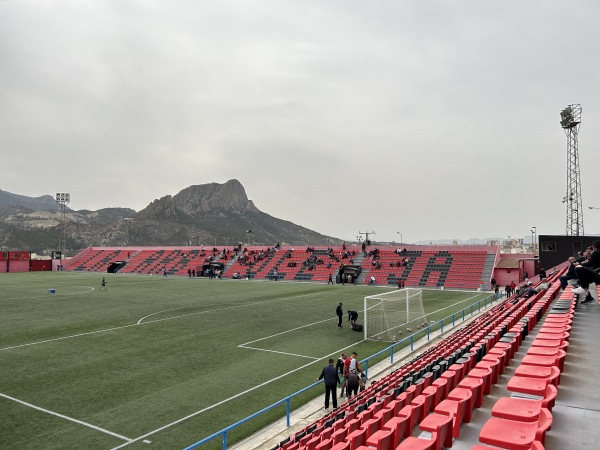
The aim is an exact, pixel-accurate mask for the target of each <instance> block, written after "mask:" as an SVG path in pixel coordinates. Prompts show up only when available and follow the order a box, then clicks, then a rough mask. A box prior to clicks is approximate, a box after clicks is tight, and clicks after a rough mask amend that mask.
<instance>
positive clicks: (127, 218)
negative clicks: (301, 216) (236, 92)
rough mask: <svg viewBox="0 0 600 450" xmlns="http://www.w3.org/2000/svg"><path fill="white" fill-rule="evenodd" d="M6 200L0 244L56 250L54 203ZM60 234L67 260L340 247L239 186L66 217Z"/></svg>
mask: <svg viewBox="0 0 600 450" xmlns="http://www.w3.org/2000/svg"><path fill="white" fill-rule="evenodd" d="M1 192H3V191H1ZM6 194H8V195H7V197H6V198H8V199H10V200H11V202H12V203H11V204H10V205H9V204H5V205H4V204H0V244H1V245H2V246H4V247H8V248H14V249H29V250H31V251H34V252H38V253H47V252H49V251H51V250H54V249H56V248H57V246H58V241H59V236H60V231H61V229H62V225H61V214H60V211H59V210H58V208H50V203H49V202H48V199H47V198H49V199H50V200H52V202H54V200H53V199H52V197H51V196H45V197H39V198H37V199H32V198H30V197H25V196H20V195H16V194H10V193H8V192H7V193H6ZM46 197H47V198H46ZM39 199H44V200H39ZM36 201H39V202H37V203H36ZM54 204H55V205H56V202H54ZM35 205H37V206H36V207H33V206H35ZM39 206H41V207H40V208H39V209H38V207H39ZM56 206H58V205H56ZM65 231H66V235H67V253H69V254H73V253H74V252H76V251H79V250H82V249H84V248H86V247H88V246H126V245H140V246H141V245H143V246H148V245H159V246H160V245H162V246H165V245H177V246H187V245H234V244H237V243H239V242H241V243H243V244H246V245H252V244H256V245H273V244H275V243H276V242H280V243H282V244H291V245H306V244H315V245H336V244H339V243H341V240H340V239H336V238H333V237H329V236H324V235H322V234H319V233H317V232H315V231H312V230H309V229H308V228H304V227H302V226H300V225H296V224H294V223H292V222H289V221H286V220H282V219H278V218H276V217H273V216H270V215H269V214H266V213H264V212H262V211H260V210H259V209H258V208H257V207H256V206H255V205H254V203H253V202H252V201H251V200H249V199H248V197H247V195H246V191H245V189H244V187H243V186H242V184H241V183H240V182H239V181H238V180H229V181H228V182H226V183H224V184H219V183H209V184H203V185H195V186H190V187H188V188H185V189H183V190H182V191H180V192H179V193H177V194H176V195H174V196H171V195H166V196H164V197H161V198H160V199H156V200H154V201H153V202H151V203H150V204H149V205H148V206H147V207H146V208H144V209H143V210H142V211H139V212H135V211H134V210H132V209H129V208H105V209H100V210H98V211H88V210H81V211H71V210H69V211H68V212H67V213H66V223H65Z"/></svg>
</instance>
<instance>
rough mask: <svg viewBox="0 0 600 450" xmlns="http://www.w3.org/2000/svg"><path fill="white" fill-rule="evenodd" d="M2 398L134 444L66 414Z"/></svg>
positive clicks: (123, 437) (15, 399)
mask: <svg viewBox="0 0 600 450" xmlns="http://www.w3.org/2000/svg"><path fill="white" fill-rule="evenodd" d="M0 397H3V398H6V399H8V400H12V401H13V402H17V403H20V404H21V405H25V406H28V407H30V408H33V409H37V410H38V411H42V412H45V413H47V414H51V415H53V416H56V417H60V418H61V419H65V420H69V421H71V422H75V423H78V424H79V425H83V426H86V427H88V428H92V429H94V430H96V431H101V432H102V433H105V434H110V435H111V436H114V437H117V438H119V439H122V440H124V441H127V442H132V441H133V439H131V438H128V437H125V436H121V435H120V434H117V433H113V432H112V431H108V430H105V429H104V428H100V427H97V426H96V425H92V424H91V423H87V422H84V421H82V420H77V419H74V418H72V417H69V416H65V415H64V414H60V413H57V412H54V411H50V410H49V409H45V408H41V407H39V406H36V405H32V404H31V403H27V402H24V401H23V400H19V399H18V398H14V397H11V396H9V395H6V394H2V393H0Z"/></svg>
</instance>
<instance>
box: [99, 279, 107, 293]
mask: <svg viewBox="0 0 600 450" xmlns="http://www.w3.org/2000/svg"><path fill="white" fill-rule="evenodd" d="M100 289H101V290H102V289H104V290H105V291H108V288H107V287H106V278H104V277H102V285H101V286H100Z"/></svg>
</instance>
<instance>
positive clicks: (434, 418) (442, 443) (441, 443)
mask: <svg viewBox="0 0 600 450" xmlns="http://www.w3.org/2000/svg"><path fill="white" fill-rule="evenodd" d="M452 420H453V419H452V417H451V416H444V415H442V414H436V413H433V414H429V415H428V416H427V417H425V419H423V420H422V421H421V423H420V424H419V428H420V429H421V430H423V431H429V432H430V433H434V432H435V433H436V434H437V436H438V439H437V442H436V446H435V448H436V450H440V449H441V448H442V447H446V448H448V447H452Z"/></svg>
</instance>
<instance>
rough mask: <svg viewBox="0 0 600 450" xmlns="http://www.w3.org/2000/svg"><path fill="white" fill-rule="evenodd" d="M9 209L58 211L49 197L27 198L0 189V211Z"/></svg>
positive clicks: (58, 208)
mask: <svg viewBox="0 0 600 450" xmlns="http://www.w3.org/2000/svg"><path fill="white" fill-rule="evenodd" d="M11 207H20V208H26V209H29V210H32V211H60V206H59V205H58V203H56V201H55V200H54V197H52V196H51V195H42V196H41V197H27V196H25V195H18V194H11V193H10V192H6V191H3V190H2V189H0V209H4V208H11Z"/></svg>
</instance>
